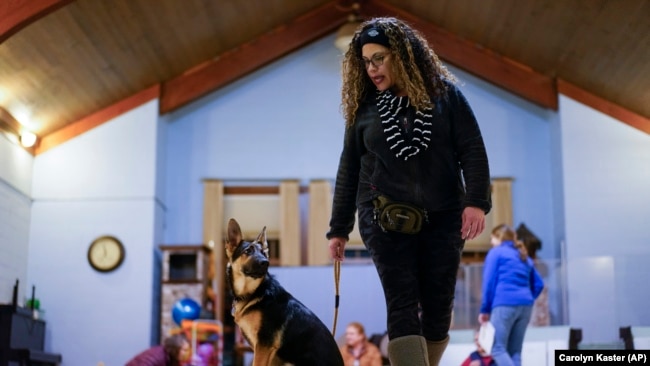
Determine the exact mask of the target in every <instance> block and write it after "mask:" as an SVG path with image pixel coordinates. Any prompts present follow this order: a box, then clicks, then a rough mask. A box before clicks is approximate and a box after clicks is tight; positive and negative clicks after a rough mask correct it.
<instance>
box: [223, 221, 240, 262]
mask: <svg viewBox="0 0 650 366" xmlns="http://www.w3.org/2000/svg"><path fill="white" fill-rule="evenodd" d="M241 241H242V234H241V228H240V227H239V224H238V223H237V221H235V219H230V220H228V237H227V238H226V255H227V256H228V258H231V257H232V253H233V252H234V251H235V248H237V246H238V245H239V243H241Z"/></svg>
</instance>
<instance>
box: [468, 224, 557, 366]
mask: <svg viewBox="0 0 650 366" xmlns="http://www.w3.org/2000/svg"><path fill="white" fill-rule="evenodd" d="M491 243H492V246H493V247H492V249H490V251H489V252H488V254H487V256H486V257H485V265H484V267H483V291H482V294H483V299H482V302H481V312H480V314H479V316H478V321H479V323H481V324H483V323H485V322H487V321H490V322H491V323H492V325H494V330H495V332H494V344H493V345H492V352H491V354H492V358H493V359H494V361H495V362H496V364H497V365H499V366H510V365H517V366H520V365H521V349H522V347H523V344H524V335H525V334H526V327H527V326H528V322H529V321H530V316H531V313H532V310H533V303H534V301H535V299H536V298H537V296H539V294H540V293H541V292H542V290H543V289H544V282H543V281H542V278H541V276H540V275H539V273H538V272H537V270H535V267H534V265H533V261H532V259H531V258H530V257H529V256H528V252H527V251H526V247H525V246H524V244H523V243H522V242H520V241H518V240H517V233H516V232H515V230H514V229H513V228H511V227H510V226H508V225H504V224H502V225H499V226H497V227H495V228H494V229H493V230H492V239H491Z"/></svg>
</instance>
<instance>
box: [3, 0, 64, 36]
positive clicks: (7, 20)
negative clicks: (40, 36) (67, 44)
mask: <svg viewBox="0 0 650 366" xmlns="http://www.w3.org/2000/svg"><path fill="white" fill-rule="evenodd" d="M73 1H74V0H2V1H0V44H1V43H2V42H4V41H6V40H7V39H9V37H11V36H12V35H14V34H15V33H17V32H18V31H19V30H21V29H23V28H25V27H26V26H28V25H30V24H31V23H33V22H35V21H37V20H38V19H40V18H42V17H44V16H46V15H48V14H50V13H51V12H53V11H55V10H57V9H59V8H62V7H64V6H65V5H68V4H70V3H71V2H73Z"/></svg>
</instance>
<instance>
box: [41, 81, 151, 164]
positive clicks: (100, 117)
mask: <svg viewBox="0 0 650 366" xmlns="http://www.w3.org/2000/svg"><path fill="white" fill-rule="evenodd" d="M159 95H160V85H158V84H156V85H154V86H152V87H150V88H148V89H145V90H142V91H140V92H139V93H136V94H134V95H132V96H130V97H128V98H125V99H123V100H121V101H119V102H117V103H115V104H113V105H111V106H109V107H107V108H104V109H102V110H99V111H97V112H95V113H93V114H91V115H89V116H87V117H85V118H83V119H81V120H79V121H76V122H73V123H71V124H68V125H67V126H65V127H63V128H62V129H60V130H57V131H54V132H52V133H50V134H48V135H47V136H43V137H42V138H41V141H40V143H39V144H38V146H36V155H38V154H42V153H44V152H46V151H47V150H49V149H51V148H53V147H55V146H58V145H60V144H62V143H64V142H66V141H68V140H70V139H72V138H74V137H76V136H79V135H81V134H82V133H84V132H86V131H88V130H91V129H93V128H95V127H97V126H99V125H101V124H103V123H105V122H108V121H110V120H112V119H113V118H115V117H117V116H119V115H121V114H123V113H126V112H128V111H130V110H132V109H133V108H137V107H139V106H141V105H143V104H145V103H147V102H149V101H150V100H153V99H156V98H158V96H159Z"/></svg>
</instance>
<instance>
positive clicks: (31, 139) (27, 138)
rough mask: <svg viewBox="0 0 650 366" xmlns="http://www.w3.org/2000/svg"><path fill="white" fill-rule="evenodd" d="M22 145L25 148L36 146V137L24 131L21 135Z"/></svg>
mask: <svg viewBox="0 0 650 366" xmlns="http://www.w3.org/2000/svg"><path fill="white" fill-rule="evenodd" d="M20 143H21V144H22V145H23V147H32V146H34V144H36V135H35V134H34V133H33V132H30V131H23V132H22V133H21V134H20Z"/></svg>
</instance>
